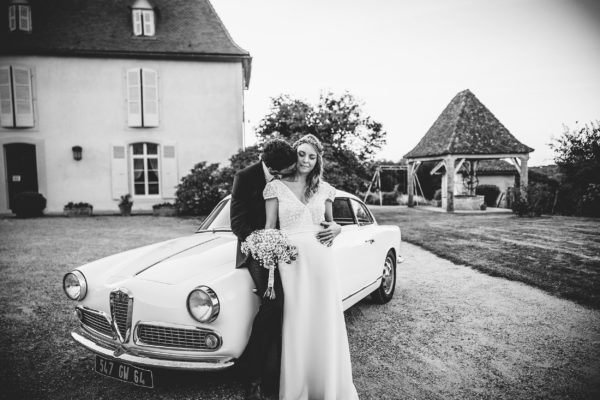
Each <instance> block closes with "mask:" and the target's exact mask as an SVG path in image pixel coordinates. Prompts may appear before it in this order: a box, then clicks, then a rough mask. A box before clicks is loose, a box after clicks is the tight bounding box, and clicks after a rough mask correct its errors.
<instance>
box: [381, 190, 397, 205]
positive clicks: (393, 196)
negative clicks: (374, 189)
mask: <svg viewBox="0 0 600 400" xmlns="http://www.w3.org/2000/svg"><path fill="white" fill-rule="evenodd" d="M382 195H383V199H382V202H383V205H384V206H397V205H398V204H400V203H399V202H398V193H396V192H382Z"/></svg>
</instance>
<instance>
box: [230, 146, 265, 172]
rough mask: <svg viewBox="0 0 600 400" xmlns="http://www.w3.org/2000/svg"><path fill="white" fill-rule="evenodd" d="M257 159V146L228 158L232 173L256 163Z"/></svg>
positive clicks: (242, 150) (258, 152)
mask: <svg viewBox="0 0 600 400" xmlns="http://www.w3.org/2000/svg"><path fill="white" fill-rule="evenodd" d="M259 157H260V149H259V148H258V145H254V146H248V147H246V148H245V149H240V150H239V151H238V152H237V153H235V154H234V155H232V156H231V157H230V158H229V163H230V164H231V168H233V170H234V171H239V170H242V169H244V168H246V167H247V166H249V165H251V164H254V163H255V162H257V161H258V160H259Z"/></svg>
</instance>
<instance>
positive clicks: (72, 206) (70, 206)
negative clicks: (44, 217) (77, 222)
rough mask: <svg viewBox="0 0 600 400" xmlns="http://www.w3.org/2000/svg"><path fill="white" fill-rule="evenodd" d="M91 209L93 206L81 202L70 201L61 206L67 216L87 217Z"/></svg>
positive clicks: (90, 213) (92, 209)
mask: <svg viewBox="0 0 600 400" xmlns="http://www.w3.org/2000/svg"><path fill="white" fill-rule="evenodd" d="M93 211H94V206H92V205H91V204H89V203H83V202H79V203H73V202H72V201H70V202H68V203H67V204H66V205H65V206H64V207H63V214H64V215H66V216H67V217H89V216H91V215H92V213H93Z"/></svg>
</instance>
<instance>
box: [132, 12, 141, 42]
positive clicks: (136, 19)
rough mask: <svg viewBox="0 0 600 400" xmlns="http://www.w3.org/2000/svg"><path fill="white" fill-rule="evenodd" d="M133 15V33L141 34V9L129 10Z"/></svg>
mask: <svg viewBox="0 0 600 400" xmlns="http://www.w3.org/2000/svg"><path fill="white" fill-rule="evenodd" d="M131 15H132V17H133V34H134V35H135V36H141V35H142V11H141V10H133V11H132V12H131Z"/></svg>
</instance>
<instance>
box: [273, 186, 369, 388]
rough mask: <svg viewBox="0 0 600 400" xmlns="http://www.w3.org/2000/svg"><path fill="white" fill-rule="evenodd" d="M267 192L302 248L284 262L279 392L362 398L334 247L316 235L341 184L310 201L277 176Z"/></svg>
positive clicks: (293, 240)
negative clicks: (356, 382) (327, 203)
mask: <svg viewBox="0 0 600 400" xmlns="http://www.w3.org/2000/svg"><path fill="white" fill-rule="evenodd" d="M263 196H264V198H265V199H270V198H277V200H278V203H279V226H280V229H281V230H282V232H283V233H284V234H285V235H286V236H287V237H288V238H289V240H290V242H291V243H292V244H293V245H295V246H296V247H297V248H298V258H297V259H296V261H294V262H292V263H291V264H285V263H280V264H279V265H278V268H279V273H280V276H281V282H282V284H283V291H284V296H285V299H284V305H283V333H282V335H283V337H282V353H281V375H280V390H279V398H280V399H281V400H352V399H358V395H357V393H356V388H355V387H354V383H353V382H352V366H351V363H350V349H349V347H348V335H347V333H346V324H345V322H344V313H343V308H342V298H341V295H340V293H341V289H340V283H339V275H338V271H337V269H336V268H335V264H334V262H333V253H332V249H331V248H330V247H327V246H325V245H323V244H321V243H320V242H319V241H318V240H317V238H316V233H317V232H318V231H319V230H321V229H322V227H321V226H320V225H319V223H320V222H322V221H324V219H325V201H327V200H328V199H329V200H331V201H333V199H334V197H335V189H334V188H333V187H332V186H331V185H329V184H327V183H325V182H321V184H320V185H319V189H318V191H317V192H316V193H315V194H314V195H313V196H311V197H310V199H309V201H308V203H307V204H304V203H303V202H301V201H300V199H298V197H296V195H295V194H294V193H293V192H292V191H291V189H290V188H289V187H288V186H286V185H285V183H283V182H282V181H279V180H274V181H271V182H269V183H267V185H266V187H265V189H264V192H263Z"/></svg>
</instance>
